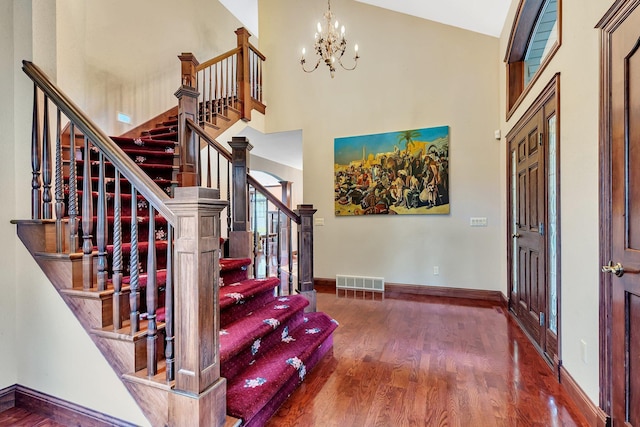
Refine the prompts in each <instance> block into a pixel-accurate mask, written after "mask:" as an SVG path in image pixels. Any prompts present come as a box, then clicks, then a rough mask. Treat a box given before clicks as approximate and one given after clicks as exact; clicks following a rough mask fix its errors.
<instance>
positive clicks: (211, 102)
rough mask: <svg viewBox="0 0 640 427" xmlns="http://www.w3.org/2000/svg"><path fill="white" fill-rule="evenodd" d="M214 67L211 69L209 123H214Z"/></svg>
mask: <svg viewBox="0 0 640 427" xmlns="http://www.w3.org/2000/svg"><path fill="white" fill-rule="evenodd" d="M212 81H213V67H209V109H208V110H209V116H208V118H207V122H208V123H213V108H214V98H213V94H212V92H213V89H212V88H213V85H212Z"/></svg>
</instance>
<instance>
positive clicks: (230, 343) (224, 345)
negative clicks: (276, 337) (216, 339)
mask: <svg viewBox="0 0 640 427" xmlns="http://www.w3.org/2000/svg"><path fill="white" fill-rule="evenodd" d="M308 305H309V301H308V300H307V299H306V298H305V297H303V296H301V295H292V296H290V297H282V298H274V299H273V301H272V302H271V303H269V304H266V305H264V306H263V307H261V308H260V309H258V310H255V311H253V312H252V313H249V314H248V315H246V316H244V317H242V318H240V319H238V320H236V321H235V322H233V323H231V324H229V325H227V326H226V327H225V328H224V329H221V330H220V362H221V363H222V362H224V361H226V360H229V359H230V358H231V357H233V356H235V355H236V354H238V353H239V352H241V351H242V350H243V349H245V348H247V347H249V346H251V345H252V344H253V343H254V342H255V341H256V339H258V338H260V337H262V336H264V335H266V334H268V333H270V332H272V331H274V330H275V329H276V328H277V327H278V326H279V325H280V324H282V323H284V322H286V321H287V319H288V318H290V317H291V316H293V315H294V314H295V312H296V311H301V310H304V308H305V307H306V306H308ZM256 351H257V349H256ZM254 354H255V353H254Z"/></svg>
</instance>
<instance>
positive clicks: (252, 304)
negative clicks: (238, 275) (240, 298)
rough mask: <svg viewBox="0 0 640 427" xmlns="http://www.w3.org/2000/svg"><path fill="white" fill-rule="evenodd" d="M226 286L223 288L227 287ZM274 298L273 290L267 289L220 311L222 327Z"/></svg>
mask: <svg viewBox="0 0 640 427" xmlns="http://www.w3.org/2000/svg"><path fill="white" fill-rule="evenodd" d="M227 288H228V287H227V286H225V287H224V288H223V289H225V290H226V289H227ZM271 300H273V290H267V291H264V292H261V293H259V294H257V295H255V296H254V297H253V298H250V299H248V300H245V302H244V304H236V305H232V306H231V307H227V308H225V309H224V310H221V311H220V327H221V328H224V327H225V326H227V325H228V324H229V323H231V322H232V321H233V320H236V319H238V318H240V317H244V316H246V315H247V313H251V312H252V311H255V310H256V309H258V308H260V307H262V306H263V305H265V304H266V303H267V302H269V301H271Z"/></svg>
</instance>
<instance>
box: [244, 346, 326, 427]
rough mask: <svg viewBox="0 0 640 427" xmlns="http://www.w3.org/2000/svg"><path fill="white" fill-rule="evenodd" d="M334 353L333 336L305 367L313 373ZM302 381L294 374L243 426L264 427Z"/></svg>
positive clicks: (319, 348)
mask: <svg viewBox="0 0 640 427" xmlns="http://www.w3.org/2000/svg"><path fill="white" fill-rule="evenodd" d="M332 351H333V335H332V334H331V335H329V336H328V337H327V338H326V339H325V340H324V341H323V342H322V344H320V346H319V347H318V348H317V349H316V350H315V351H314V353H313V355H311V357H310V358H309V359H308V360H307V362H306V363H305V366H306V368H307V372H311V371H312V370H313V368H315V366H316V365H317V364H318V362H320V360H322V358H323V357H324V356H325V355H326V354H328V353H329V352H332ZM300 382H301V381H300V379H299V378H298V375H297V374H296V373H294V375H292V376H291V377H290V378H289V379H288V380H287V382H286V383H285V384H284V386H283V387H282V388H281V389H280V390H279V391H278V393H277V394H276V395H275V396H273V398H272V399H271V400H270V401H269V403H267V404H266V405H265V406H264V407H263V408H262V410H260V411H259V412H258V413H257V414H256V415H255V416H254V417H253V418H252V419H251V420H249V422H248V423H246V424H243V426H244V427H262V426H264V425H265V424H266V423H267V421H269V419H270V418H271V417H272V416H273V414H275V413H276V411H277V410H278V409H279V408H280V406H281V405H282V404H283V403H284V402H285V400H287V399H288V398H289V396H291V393H293V392H294V390H295V389H296V388H298V386H299V385H300Z"/></svg>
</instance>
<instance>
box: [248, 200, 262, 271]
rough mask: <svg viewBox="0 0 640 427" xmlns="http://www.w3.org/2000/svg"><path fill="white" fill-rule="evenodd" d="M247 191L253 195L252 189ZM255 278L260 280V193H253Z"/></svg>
mask: <svg viewBox="0 0 640 427" xmlns="http://www.w3.org/2000/svg"><path fill="white" fill-rule="evenodd" d="M247 191H248V192H249V194H250V195H251V187H248V188H247ZM252 216H253V218H252V219H253V221H252V222H253V277H254V278H256V279H257V278H258V242H259V241H260V240H259V233H258V192H257V191H255V190H254V191H253V215H252Z"/></svg>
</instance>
